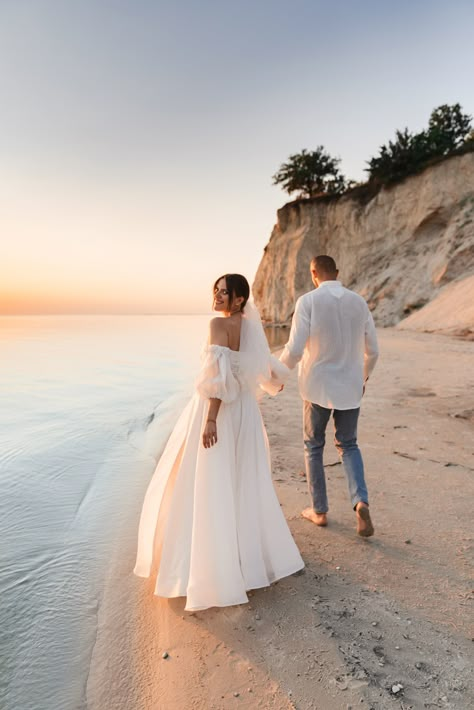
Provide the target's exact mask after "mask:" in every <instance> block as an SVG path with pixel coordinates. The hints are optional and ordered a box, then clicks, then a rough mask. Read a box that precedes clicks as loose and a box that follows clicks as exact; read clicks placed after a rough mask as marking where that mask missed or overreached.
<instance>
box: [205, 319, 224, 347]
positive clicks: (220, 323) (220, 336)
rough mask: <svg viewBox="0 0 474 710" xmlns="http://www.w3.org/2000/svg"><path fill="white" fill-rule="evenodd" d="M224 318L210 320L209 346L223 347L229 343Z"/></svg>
mask: <svg viewBox="0 0 474 710" xmlns="http://www.w3.org/2000/svg"><path fill="white" fill-rule="evenodd" d="M225 321H226V319H225V318H220V317H219V316H217V317H216V318H211V320H210V322H209V344H210V345H225V346H227V345H228V343H229V333H228V329H227V324H226V322H225Z"/></svg>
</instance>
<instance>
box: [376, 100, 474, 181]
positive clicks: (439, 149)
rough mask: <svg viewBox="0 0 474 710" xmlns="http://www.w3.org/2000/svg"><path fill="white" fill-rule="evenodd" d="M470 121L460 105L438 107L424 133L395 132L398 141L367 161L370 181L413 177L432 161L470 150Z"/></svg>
mask: <svg viewBox="0 0 474 710" xmlns="http://www.w3.org/2000/svg"><path fill="white" fill-rule="evenodd" d="M471 121H472V119H471V116H469V115H468V114H466V113H463V112H462V109H461V105H460V104H453V106H449V105H448V104H443V105H442V106H438V108H435V109H434V110H433V111H432V112H431V116H430V120H429V123H428V128H427V129H426V130H425V131H420V132H419V133H410V131H409V130H408V129H407V128H405V130H404V131H396V134H395V140H394V141H389V142H388V144H387V145H383V146H381V148H380V152H379V154H378V155H377V156H376V157H375V158H371V160H369V162H368V165H369V167H368V168H367V172H368V173H369V176H370V179H371V180H373V179H375V180H379V181H380V182H382V183H386V182H393V181H395V180H399V179H401V178H403V177H405V176H407V175H412V174H413V173H415V172H417V171H418V170H420V169H421V168H423V167H424V165H426V163H428V161H430V160H432V159H433V158H437V157H441V156H444V155H449V154H451V153H453V152H454V151H457V150H459V149H463V148H466V149H470V148H471V145H472V143H471V141H472V139H471V138H470V135H471V133H470V131H471Z"/></svg>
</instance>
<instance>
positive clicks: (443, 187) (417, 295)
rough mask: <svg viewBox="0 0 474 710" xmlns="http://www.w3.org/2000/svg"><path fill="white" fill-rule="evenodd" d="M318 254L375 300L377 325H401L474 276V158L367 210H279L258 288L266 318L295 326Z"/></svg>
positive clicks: (346, 205) (318, 206)
mask: <svg viewBox="0 0 474 710" xmlns="http://www.w3.org/2000/svg"><path fill="white" fill-rule="evenodd" d="M317 254H329V255H330V256H332V257H334V259H335V260H336V263H337V266H338V268H339V278H340V280H341V281H342V283H343V284H344V285H345V286H347V287H348V288H351V289H353V290H355V291H357V292H358V293H360V294H361V295H362V296H363V297H364V298H365V299H366V300H367V301H368V303H369V306H370V308H371V309H372V311H373V315H374V318H375V320H376V322H377V323H378V324H379V325H394V324H395V323H398V322H399V321H400V320H401V319H402V318H404V317H406V316H407V315H409V314H410V313H412V312H414V311H415V310H417V309H419V308H421V307H422V306H423V305H425V304H426V303H428V302H429V301H431V300H433V299H434V298H435V297H436V296H437V294H438V292H439V290H440V289H441V288H442V287H444V286H445V285H446V284H448V283H450V282H451V281H460V280H461V279H463V278H465V277H468V276H469V275H472V274H473V273H474V154H473V153H469V154H467V155H463V156H459V157H454V158H451V159H449V160H445V161H444V162H442V163H439V164H437V165H435V166H432V167H430V168H427V169H426V170H425V171H424V172H423V173H421V174H420V175H417V176H413V177H411V178H408V179H406V180H405V181H404V182H403V183H400V184H398V185H395V186H393V187H390V188H384V189H382V191H381V192H379V194H378V195H377V196H376V197H374V198H373V199H372V200H371V201H370V202H368V203H367V204H365V205H363V204H361V203H360V202H358V201H357V200H355V199H354V198H351V197H350V196H347V197H342V198H340V199H339V200H336V201H332V202H328V203H325V202H323V201H318V200H306V201H300V202H290V203H288V204H287V205H285V206H284V207H282V208H281V209H280V210H278V222H277V224H276V225H275V227H274V229H273V232H272V235H271V237H270V241H269V243H268V245H267V247H266V248H265V252H264V255H263V258H262V260H261V262H260V266H259V268H258V271H257V274H256V277H255V282H254V284H253V294H254V298H255V301H256V303H257V305H258V306H259V308H260V312H261V314H262V317H263V319H264V320H266V321H270V322H272V323H288V322H289V320H290V319H291V316H292V313H293V310H294V304H295V301H296V299H297V298H298V297H299V296H300V295H301V294H302V293H305V292H306V291H308V290H310V289H311V288H313V286H312V283H311V278H310V272H309V263H310V260H311V258H312V257H313V256H315V255H317Z"/></svg>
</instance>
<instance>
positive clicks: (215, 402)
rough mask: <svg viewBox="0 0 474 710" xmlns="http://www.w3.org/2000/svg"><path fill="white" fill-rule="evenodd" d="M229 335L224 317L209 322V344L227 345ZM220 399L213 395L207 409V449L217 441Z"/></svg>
mask: <svg viewBox="0 0 474 710" xmlns="http://www.w3.org/2000/svg"><path fill="white" fill-rule="evenodd" d="M227 343H228V337H227V331H226V329H225V327H224V321H223V319H222V318H213V319H212V320H211V322H210V324H209V345H224V346H227ZM221 401H222V400H220V399H217V397H211V398H210V399H209V408H208V411H207V419H206V424H205V426H204V431H203V434H202V443H203V444H204V447H205V448H206V449H209V448H210V447H211V446H214V444H216V443H217V415H218V413H219V409H220V406H221Z"/></svg>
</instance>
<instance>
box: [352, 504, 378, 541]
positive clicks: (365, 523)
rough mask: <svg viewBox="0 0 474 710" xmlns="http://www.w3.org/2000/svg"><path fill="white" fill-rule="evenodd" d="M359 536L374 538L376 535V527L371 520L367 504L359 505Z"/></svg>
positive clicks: (357, 508) (357, 513) (357, 509)
mask: <svg viewBox="0 0 474 710" xmlns="http://www.w3.org/2000/svg"><path fill="white" fill-rule="evenodd" d="M356 516H357V534H358V535H360V536H361V537H372V535H373V534H374V526H373V525H372V520H371V519H370V513H369V506H368V505H367V503H357V507H356Z"/></svg>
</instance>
